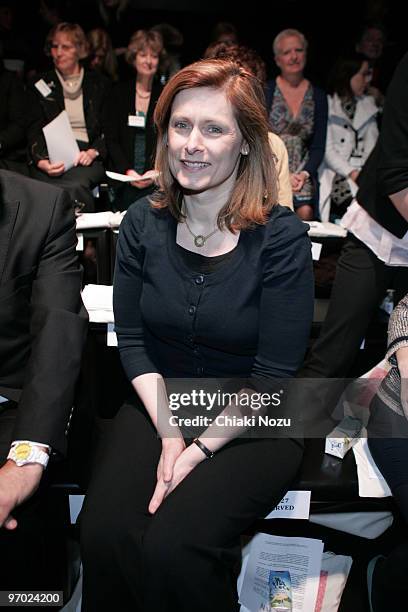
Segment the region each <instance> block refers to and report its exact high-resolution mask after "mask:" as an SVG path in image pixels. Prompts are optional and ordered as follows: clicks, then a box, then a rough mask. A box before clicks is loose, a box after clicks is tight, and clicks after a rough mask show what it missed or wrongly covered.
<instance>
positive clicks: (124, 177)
mask: <svg viewBox="0 0 408 612" xmlns="http://www.w3.org/2000/svg"><path fill="white" fill-rule="evenodd" d="M106 175H107V176H109V178H111V179H113V180H114V181H121V182H122V183H132V182H134V181H144V180H146V179H144V178H142V177H140V178H137V177H135V176H130V175H129V174H120V172H111V171H110V170H107V171H106Z"/></svg>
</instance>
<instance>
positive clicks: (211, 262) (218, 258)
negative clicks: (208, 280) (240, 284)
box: [177, 244, 236, 274]
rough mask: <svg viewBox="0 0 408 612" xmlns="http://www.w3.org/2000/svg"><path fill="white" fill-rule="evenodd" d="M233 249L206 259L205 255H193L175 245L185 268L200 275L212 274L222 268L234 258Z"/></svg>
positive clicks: (191, 252)
mask: <svg viewBox="0 0 408 612" xmlns="http://www.w3.org/2000/svg"><path fill="white" fill-rule="evenodd" d="M235 248H236V247H235ZM235 248H234V249H233V250H232V251H229V253H224V254H223V255H215V256H214V257H206V256H205V255H200V253H193V251H189V250H187V249H185V248H183V247H182V246H180V245H179V244H178V245H177V249H178V251H179V253H180V255H181V257H182V258H183V260H184V263H185V264H186V266H188V267H189V268H190V270H192V271H193V272H199V273H200V274H211V272H214V271H215V270H217V269H218V268H219V267H220V266H223V265H224V264H225V262H226V261H228V260H229V259H231V258H232V257H234V251H235Z"/></svg>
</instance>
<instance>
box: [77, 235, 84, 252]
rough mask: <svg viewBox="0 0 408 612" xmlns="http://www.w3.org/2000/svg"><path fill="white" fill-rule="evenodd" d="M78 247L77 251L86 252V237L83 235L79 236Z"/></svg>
mask: <svg viewBox="0 0 408 612" xmlns="http://www.w3.org/2000/svg"><path fill="white" fill-rule="evenodd" d="M77 240H78V242H77V245H76V250H77V251H83V250H84V235H83V234H79V233H78V234H77Z"/></svg>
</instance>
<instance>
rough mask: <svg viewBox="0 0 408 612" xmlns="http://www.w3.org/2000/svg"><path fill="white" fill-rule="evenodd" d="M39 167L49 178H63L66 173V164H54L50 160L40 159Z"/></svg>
mask: <svg viewBox="0 0 408 612" xmlns="http://www.w3.org/2000/svg"><path fill="white" fill-rule="evenodd" d="M37 167H38V168H39V169H40V170H42V171H43V172H45V173H46V174H48V176H54V177H55V176H61V174H64V172H65V166H64V162H56V163H55V164H52V163H51V162H50V160H49V159H40V161H39V162H38V163H37Z"/></svg>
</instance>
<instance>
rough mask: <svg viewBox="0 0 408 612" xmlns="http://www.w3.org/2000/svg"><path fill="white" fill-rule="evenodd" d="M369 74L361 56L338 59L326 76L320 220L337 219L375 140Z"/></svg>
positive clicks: (373, 106)
mask: <svg viewBox="0 0 408 612" xmlns="http://www.w3.org/2000/svg"><path fill="white" fill-rule="evenodd" d="M371 75H372V71H371V68H370V66H369V63H368V61H367V60H366V59H365V58H364V56H362V55H355V56H350V57H343V58H340V59H339V60H338V61H337V62H336V64H335V66H334V68H333V70H332V73H331V75H330V79H329V87H328V91H329V93H330V94H331V95H329V118H328V126H327V139H326V151H325V155H324V160H323V163H322V164H321V166H320V168H319V183H320V206H319V207H320V218H321V219H322V221H328V220H329V218H330V220H331V221H334V220H335V219H339V218H341V217H342V216H343V214H344V213H345V212H346V210H347V207H348V206H349V205H350V204H351V201H352V199H353V198H354V197H355V195H356V193H357V179H358V176H359V174H360V171H361V168H362V167H363V166H364V164H365V162H366V160H367V158H368V156H369V155H370V153H371V151H372V150H373V148H374V146H375V143H376V142H377V138H378V126H377V115H378V108H377V105H376V103H375V100H374V98H373V97H372V96H370V95H367V90H368V88H369V84H370V81H371Z"/></svg>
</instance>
